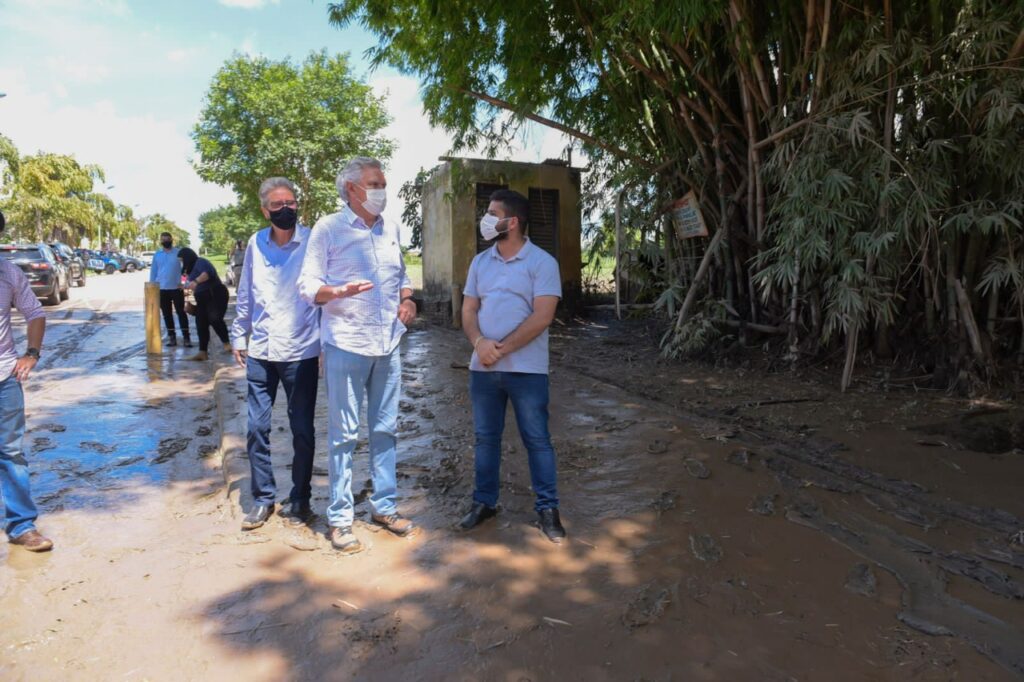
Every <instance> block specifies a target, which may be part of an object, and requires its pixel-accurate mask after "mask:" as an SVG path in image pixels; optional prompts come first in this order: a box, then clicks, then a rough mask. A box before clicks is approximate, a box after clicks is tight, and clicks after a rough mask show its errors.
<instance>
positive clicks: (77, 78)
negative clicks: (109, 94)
mask: <svg viewBox="0 0 1024 682" xmlns="http://www.w3.org/2000/svg"><path fill="white" fill-rule="evenodd" d="M46 66H47V68H49V69H50V71H51V72H52V74H53V77H54V78H60V79H63V80H70V81H71V82H72V83H76V84H80V85H95V84H96V83H102V82H103V81H105V80H107V78H109V77H110V69H109V68H108V67H107V66H106V65H105V64H100V63H96V62H92V61H90V60H88V59H82V58H75V59H72V58H70V57H68V56H67V55H58V56H56V57H48V58H47V60H46Z"/></svg>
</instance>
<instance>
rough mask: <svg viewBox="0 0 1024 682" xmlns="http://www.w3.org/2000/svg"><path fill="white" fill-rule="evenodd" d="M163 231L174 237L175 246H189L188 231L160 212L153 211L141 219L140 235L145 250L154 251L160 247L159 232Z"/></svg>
mask: <svg viewBox="0 0 1024 682" xmlns="http://www.w3.org/2000/svg"><path fill="white" fill-rule="evenodd" d="M163 232H168V233H170V235H171V236H172V237H174V245H175V246H189V234H188V232H187V231H185V230H183V229H182V228H181V227H179V226H178V224H177V223H176V222H174V221H173V220H171V219H170V218H168V217H167V216H165V215H163V214H162V213H154V214H153V215H149V216H146V217H145V218H144V219H143V220H142V233H141V236H142V238H143V240H144V243H145V245H146V249H147V250H150V251H155V250H157V249H158V248H160V234H161V233H163Z"/></svg>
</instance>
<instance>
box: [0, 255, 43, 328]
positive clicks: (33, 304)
mask: <svg viewBox="0 0 1024 682" xmlns="http://www.w3.org/2000/svg"><path fill="white" fill-rule="evenodd" d="M9 272H10V273H11V277H12V279H13V282H12V285H13V289H14V307H16V308H17V309H18V312H20V313H21V314H22V315H24V316H25V321H26V322H31V321H32V320H38V319H39V318H41V317H46V311H45V310H43V304H41V303H40V302H39V299H38V298H36V295H35V294H33V293H32V287H31V286H29V283H28V278H27V277H25V273H24V272H22V271H21V270H18V269H16V268H11V269H10V270H9Z"/></svg>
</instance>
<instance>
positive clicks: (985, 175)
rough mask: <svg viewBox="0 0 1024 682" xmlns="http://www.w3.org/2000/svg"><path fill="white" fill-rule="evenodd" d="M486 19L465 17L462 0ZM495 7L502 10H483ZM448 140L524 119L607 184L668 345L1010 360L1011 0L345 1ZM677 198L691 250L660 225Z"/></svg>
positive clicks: (1022, 36)
mask: <svg viewBox="0 0 1024 682" xmlns="http://www.w3.org/2000/svg"><path fill="white" fill-rule="evenodd" d="M482 5H483V6H482ZM499 5H500V6H499ZM330 13H331V20H332V21H333V22H334V23H336V24H338V25H344V24H346V23H348V22H352V21H358V22H361V23H362V24H363V25H365V26H366V27H368V28H369V29H370V30H371V31H373V32H374V33H375V34H376V35H377V36H378V38H379V44H378V46H377V47H376V48H375V49H374V50H373V51H372V52H373V56H374V58H375V59H376V60H377V61H378V62H381V63H389V64H391V65H393V66H396V67H397V68H399V69H402V70H403V71H405V72H407V73H413V74H416V75H417V76H418V77H419V78H420V79H421V82H422V84H423V93H424V98H425V107H426V109H427V113H428V115H429V116H430V118H431V120H432V122H433V123H435V124H438V125H442V126H444V127H445V128H446V129H448V130H450V131H452V132H453V134H454V135H455V139H456V146H457V147H459V146H462V147H468V148H481V147H484V148H487V149H489V150H496V149H498V147H499V146H500V145H501V144H502V143H503V142H506V141H507V140H508V139H509V138H510V136H511V135H513V134H514V133H515V131H516V129H517V126H518V125H519V124H520V123H521V122H522V121H523V120H526V119H531V120H534V121H539V122H541V123H544V124H546V125H550V126H552V127H555V128H558V129H560V130H562V131H564V132H567V133H569V134H570V135H572V136H574V137H575V138H577V139H578V140H579V141H580V143H581V145H582V147H583V149H584V150H585V152H586V153H587V155H588V158H589V159H590V162H591V169H592V173H591V175H590V181H591V184H592V185H593V186H594V188H595V196H594V197H593V199H594V201H595V202H596V205H598V206H605V207H609V211H610V207H611V206H612V205H613V203H614V199H613V197H614V196H616V195H617V194H619V193H621V196H622V198H623V201H624V203H623V206H622V210H623V215H624V219H625V221H626V223H627V224H628V225H630V226H633V228H634V229H633V230H631V232H630V234H631V235H632V238H633V247H634V248H635V249H636V250H637V251H638V252H643V253H644V254H646V255H645V257H643V258H640V259H637V263H640V264H641V265H640V266H639V267H641V268H642V269H644V270H645V272H644V273H643V276H644V278H645V281H647V282H648V283H649V288H650V290H651V292H652V294H651V297H652V299H653V300H656V301H657V308H658V309H659V310H660V311H663V313H664V314H665V316H666V328H667V330H668V331H667V333H666V335H665V338H664V340H663V345H664V348H665V351H666V353H669V354H684V353H694V352H701V351H711V352H714V351H716V350H718V349H721V348H722V347H724V346H725V345H727V344H729V343H735V341H736V340H741V341H743V342H746V343H751V342H752V341H755V340H759V339H760V338H762V337H764V338H767V339H768V340H774V341H775V342H774V343H770V344H768V345H767V347H768V348H771V349H773V350H772V352H775V353H777V354H778V355H779V356H780V358H783V359H786V360H788V361H791V362H794V363H795V362H799V361H800V360H802V359H808V358H813V357H818V356H820V355H822V354H823V353H839V354H844V357H845V362H844V363H843V364H844V367H845V370H844V373H843V377H842V386H843V388H844V389H845V387H846V386H847V385H848V384H849V382H850V380H851V373H852V371H853V368H854V366H855V362H856V360H857V358H858V355H859V354H860V355H863V354H864V353H867V352H870V353H873V354H874V355H875V356H876V357H883V358H888V357H892V356H893V355H894V354H902V356H903V357H904V358H905V359H907V358H910V359H912V362H913V363H914V364H915V365H917V366H921V367H924V368H926V369H927V371H929V372H934V376H935V378H936V380H937V381H939V382H941V383H944V384H946V385H960V386H961V387H966V386H965V384H964V382H968V383H969V382H971V381H973V380H974V379H976V378H979V377H980V378H982V379H985V378H990V377H991V376H992V375H993V374H994V373H995V372H996V371H997V369H996V368H997V367H1000V366H1001V363H1004V362H1006V361H1008V360H1009V361H1013V360H1015V361H1016V362H1017V363H1018V364H1020V363H1022V362H1024V233H1022V220H1024V153H1022V152H1024V60H1022V57H1024V30H1022V27H1024V3H1020V2H1005V1H1003V2H990V1H986V0H968V1H953V0H904V1H902V2H898V3H896V2H892V0H865V1H863V2H846V1H842V0H777V1H776V2H770V3H759V2H753V1H752V0H717V1H716V0H674V1H670V2H653V1H646V0H644V1H636V2H625V1H619V2H614V1H611V0H605V1H602V0H598V1H594V2H586V1H585V0H543V1H541V0H531V1H530V2H507V3H500V4H499V3H473V2H468V1H466V0H450V1H448V2H443V3H442V2H439V1H436V0H404V1H400V0H393V1H374V0H351V1H349V2H341V3H338V4H334V5H331V10H330ZM689 190H693V191H694V192H695V193H696V195H697V197H698V198H699V201H700V204H701V208H702V212H703V214H704V216H705V219H706V221H707V222H708V223H709V228H710V230H711V236H710V237H709V238H708V239H706V240H703V243H701V244H696V243H694V240H689V241H687V242H682V241H680V240H679V239H678V238H677V236H676V235H675V233H674V232H673V231H672V230H671V229H669V228H668V222H667V220H665V211H666V208H667V207H668V206H669V205H670V203H671V201H672V200H673V199H674V198H677V197H679V196H681V195H682V194H684V193H685V192H687V191H689Z"/></svg>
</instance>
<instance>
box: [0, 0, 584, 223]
mask: <svg viewBox="0 0 1024 682" xmlns="http://www.w3.org/2000/svg"><path fill="white" fill-rule="evenodd" d="M327 4H328V3H327V2H326V1H313V0H0V92H3V93H6V97H3V98H0V133H2V134H4V135H6V136H7V137H9V138H11V140H12V141H13V142H14V144H15V146H17V148H18V149H19V151H20V152H21V154H22V155H27V154H33V153H36V152H39V151H45V152H53V153H60V154H69V155H72V156H74V157H75V158H76V159H77V160H78V161H79V163H83V164H85V163H93V164H99V165H100V166H102V167H103V169H104V170H105V171H106V174H107V175H106V183H107V186H109V189H104V188H103V187H101V188H99V189H100V190H101V191H105V192H106V193H107V194H109V195H110V196H111V197H112V198H113V199H114V200H115V201H117V202H118V203H121V204H125V205H128V206H131V207H133V208H134V210H135V213H136V215H148V214H151V213H163V214H165V215H167V216H168V217H169V218H171V219H172V220H174V221H175V222H176V223H178V225H180V226H181V227H182V228H184V229H186V230H187V231H189V232H191V233H192V235H193V242H194V243H198V235H199V224H198V218H199V215H200V214H201V213H202V212H203V211H206V210H208V209H211V208H215V207H216V206H218V205H222V204H228V203H231V202H233V201H234V198H235V197H234V193H233V192H231V191H230V189H228V188H226V187H220V186H217V185H213V184H209V183H206V182H203V181H202V180H200V178H199V176H198V175H196V173H195V171H194V170H193V168H192V163H191V162H192V159H193V157H194V155H195V148H194V145H193V142H192V140H191V138H190V136H189V135H190V131H191V129H192V126H193V125H194V124H195V122H196V120H197V118H198V116H199V112H200V110H201V109H202V105H203V97H204V95H205V93H206V89H207V87H208V86H209V84H210V82H211V80H212V78H213V75H214V73H215V72H216V71H217V69H218V68H220V66H221V65H222V64H223V63H224V62H225V61H226V60H228V59H229V58H230V57H231V56H232V55H233V54H235V53H243V54H249V55H263V56H266V57H268V58H271V59H284V58H288V57H290V58H292V59H293V60H294V61H296V62H298V61H301V60H302V59H303V58H304V57H305V56H306V55H307V54H309V53H310V52H311V51H314V50H320V49H327V50H328V52H330V53H341V52H348V53H349V54H350V55H351V56H352V59H353V66H354V69H355V72H356V75H357V76H359V77H362V78H364V79H365V80H366V82H367V83H369V84H370V85H371V86H372V87H373V89H374V91H375V92H376V93H377V94H379V95H387V98H386V106H387V109H388V111H389V113H390V114H391V117H392V119H393V122H392V123H391V125H390V126H389V127H388V128H387V129H386V130H385V131H384V132H385V135H387V136H388V137H390V138H391V139H393V140H395V142H396V152H395V154H394V156H393V157H392V159H391V161H390V163H389V165H388V169H387V171H388V185H389V202H390V203H389V208H388V209H387V211H386V212H385V218H386V219H392V220H397V219H398V218H399V216H400V214H401V210H402V207H401V201H400V200H399V198H398V188H399V187H401V185H402V184H403V183H404V182H405V181H406V180H410V179H412V178H413V177H415V175H416V172H417V170H419V168H420V167H426V168H429V167H431V166H433V165H434V164H435V163H436V162H437V158H438V157H439V156H442V155H445V154H446V153H447V152H448V151H449V147H450V138H449V136H448V135H447V134H446V133H445V132H444V131H442V130H435V129H433V128H431V127H430V125H429V123H428V121H427V117H426V115H425V114H424V113H423V108H422V100H421V97H420V94H419V83H418V81H417V80H416V79H415V78H413V77H410V76H405V75H402V74H400V73H398V72H397V71H395V70H393V69H390V68H386V67H380V68H378V69H376V70H373V71H371V70H370V68H369V63H368V61H367V60H366V59H365V56H364V54H365V52H366V50H367V49H369V48H370V47H372V46H373V45H374V44H375V39H374V37H373V36H372V35H371V34H370V33H368V32H367V31H365V30H364V29H362V28H361V27H359V26H350V27H348V28H346V29H344V30H339V29H337V28H335V27H333V26H332V25H331V24H330V23H329V22H328V20H327ZM525 130H526V132H525V135H524V137H523V139H522V140H520V141H519V142H518V144H517V145H516V147H515V150H514V151H513V152H512V154H511V156H510V157H509V158H512V159H515V160H520V161H542V160H544V159H545V158H552V157H558V156H561V155H562V152H563V150H564V148H565V146H566V144H567V143H568V141H567V140H566V139H565V138H564V137H563V136H562V135H561V134H560V133H557V132H555V131H551V130H548V129H545V128H542V127H540V126H535V125H532V124H531V125H529V126H527V127H526V129H525ZM341 161H342V159H339V163H340V162H341ZM389 214H390V215H389ZM403 232H404V233H407V232H408V230H403Z"/></svg>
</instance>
